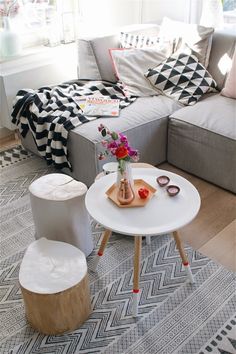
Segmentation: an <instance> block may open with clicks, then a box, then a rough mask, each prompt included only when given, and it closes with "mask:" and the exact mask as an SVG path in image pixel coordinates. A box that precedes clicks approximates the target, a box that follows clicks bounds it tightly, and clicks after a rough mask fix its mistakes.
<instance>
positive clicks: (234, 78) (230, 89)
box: [221, 49, 236, 99]
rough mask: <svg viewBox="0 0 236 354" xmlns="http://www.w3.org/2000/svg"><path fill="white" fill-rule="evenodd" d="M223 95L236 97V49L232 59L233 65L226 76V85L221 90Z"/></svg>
mask: <svg viewBox="0 0 236 354" xmlns="http://www.w3.org/2000/svg"><path fill="white" fill-rule="evenodd" d="M221 95H223V96H226V97H229V98H234V99H236V49H235V50H234V55H233V59H232V67H231V69H230V72H229V74H228V76H227V78H226V82H225V86H224V88H223V89H222V91H221Z"/></svg>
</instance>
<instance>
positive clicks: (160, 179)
mask: <svg viewBox="0 0 236 354" xmlns="http://www.w3.org/2000/svg"><path fill="white" fill-rule="evenodd" d="M169 182H170V179H169V177H167V176H159V177H157V183H158V184H159V186H160V187H165V186H166V185H167V184H168V183H169Z"/></svg>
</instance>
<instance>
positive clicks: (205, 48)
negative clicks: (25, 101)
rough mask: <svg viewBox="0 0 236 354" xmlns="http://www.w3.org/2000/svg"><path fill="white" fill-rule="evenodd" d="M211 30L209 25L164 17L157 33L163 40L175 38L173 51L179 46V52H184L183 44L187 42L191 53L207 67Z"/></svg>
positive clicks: (212, 30)
mask: <svg viewBox="0 0 236 354" xmlns="http://www.w3.org/2000/svg"><path fill="white" fill-rule="evenodd" d="M213 32H214V28H211V27H204V26H199V25H196V24H190V23H184V22H180V21H173V20H171V19H169V18H168V17H164V18H163V21H162V24H161V28H160V34H159V35H160V37H162V38H164V39H165V40H175V41H176V46H175V51H176V50H179V49H180V48H181V52H182V53H184V52H185V50H184V48H186V46H185V44H187V47H189V48H190V49H191V50H192V53H191V54H194V55H195V56H196V57H197V58H198V60H199V61H200V63H202V64H203V65H204V66H205V68H207V66H208V63H209V56H210V51H211V44H212V35H213ZM186 54H189V53H186Z"/></svg>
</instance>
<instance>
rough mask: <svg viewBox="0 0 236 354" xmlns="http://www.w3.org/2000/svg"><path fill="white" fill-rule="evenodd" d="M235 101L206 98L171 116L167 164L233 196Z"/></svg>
mask: <svg viewBox="0 0 236 354" xmlns="http://www.w3.org/2000/svg"><path fill="white" fill-rule="evenodd" d="M235 151H236V101H235V100H233V99H230V98H227V97H223V96H220V95H219V94H214V95H207V97H205V99H203V100H202V101H199V102H198V103H197V104H196V105H195V106H192V107H185V108H183V109H180V110H178V111H177V112H175V113H174V114H172V115H171V117H170V120H169V126H168V152H167V159H168V161H169V162H170V163H171V164H173V165H175V166H177V167H179V168H181V169H183V170H186V171H188V172H190V173H193V174H195V175H197V176H199V177H201V178H203V179H205V180H207V181H209V182H212V183H214V184H217V185H218V186H221V187H223V188H225V189H228V190H230V191H232V192H234V193H236V154H235Z"/></svg>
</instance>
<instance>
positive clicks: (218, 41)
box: [207, 30, 236, 90]
mask: <svg viewBox="0 0 236 354" xmlns="http://www.w3.org/2000/svg"><path fill="white" fill-rule="evenodd" d="M235 45H236V35H235V31H232V32H230V31H229V30H228V31H226V30H224V31H217V32H215V33H214V35H213V37H212V47H211V54H210V59H209V66H208V68H207V70H208V71H209V73H210V74H211V75H212V77H213V78H214V79H215V81H216V83H217V86H218V88H219V89H220V90H221V89H222V88H223V86H224V83H225V79H226V75H227V72H228V70H229V64H230V62H231V60H230V59H231V58H232V57H233V53H234V49H235Z"/></svg>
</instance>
